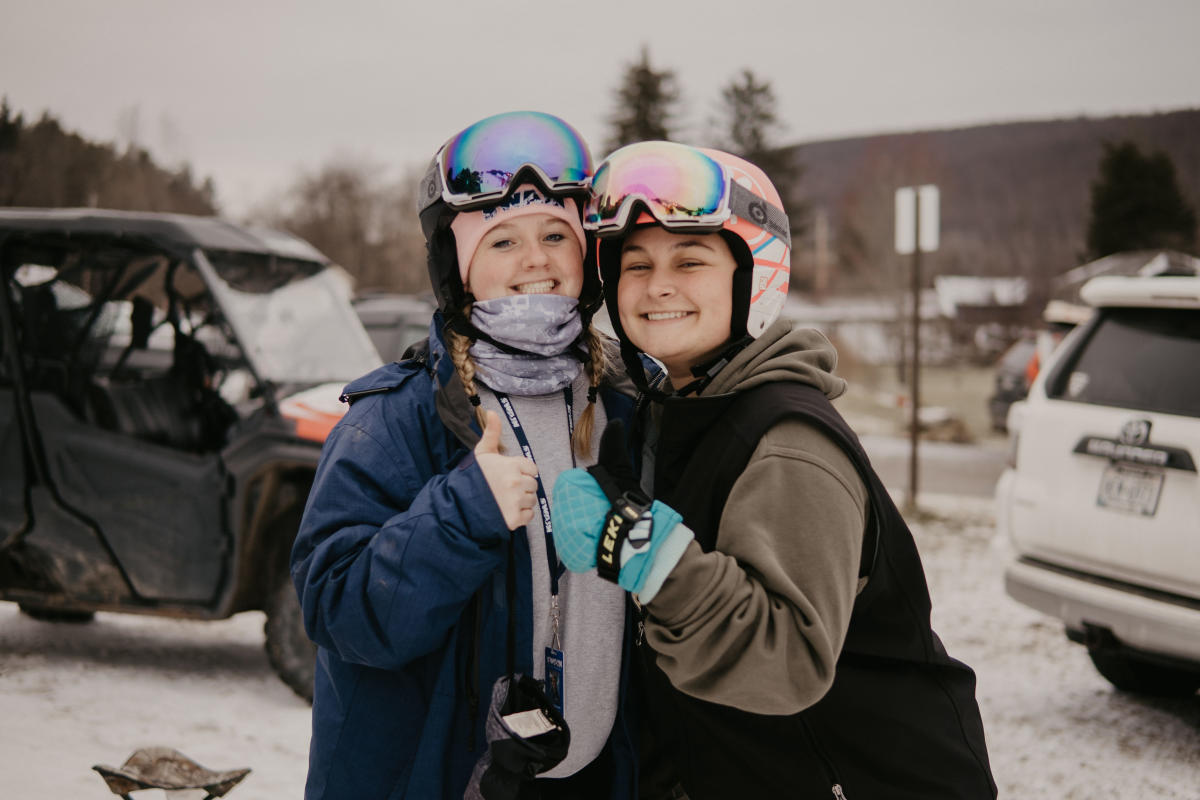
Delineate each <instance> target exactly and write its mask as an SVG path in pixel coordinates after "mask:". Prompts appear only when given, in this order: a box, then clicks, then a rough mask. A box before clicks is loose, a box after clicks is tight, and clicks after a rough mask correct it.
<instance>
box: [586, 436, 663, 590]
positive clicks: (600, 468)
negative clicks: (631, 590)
mask: <svg viewBox="0 0 1200 800" xmlns="http://www.w3.org/2000/svg"><path fill="white" fill-rule="evenodd" d="M587 472H588V474H589V475H591V476H592V477H593V478H594V479H595V481H596V483H597V484H599V485H600V488H601V489H603V490H604V494H605V495H606V496H607V497H608V501H609V502H610V503H612V510H611V511H610V517H609V522H612V523H613V524H614V525H617V526H618V527H617V528H614V532H615V536H612V537H607V536H605V537H602V538H601V540H600V549H599V550H598V552H597V559H596V571H597V572H599V573H600V577H602V578H606V579H608V580H610V581H612V582H613V583H616V582H617V576H618V574H619V573H620V570H621V559H620V553H621V545H622V544H623V543H624V541H625V540H626V539H627V538H628V537H629V534H630V533H631V531H632V530H633V526H634V525H636V524H637V521H638V520H639V519H641V518H642V515H643V514H645V513H646V512H647V511H649V509H650V498H649V497H647V496H646V494H645V492H643V491H642V486H641V484H640V483H639V482H638V479H637V475H636V474H635V473H634V471H633V464H632V463H631V462H630V460H629V446H628V442H627V440H626V437H625V423H624V422H622V421H621V420H619V419H614V420H610V421H609V423H608V424H607V425H606V426H604V433H603V434H602V435H601V436H600V455H599V458H598V459H597V461H596V463H595V464H593V465H592V466H590V467H588V468H587ZM608 524H609V523H608V522H606V523H605V526H606V528H607V527H608ZM609 547H611V548H612V549H611V550H610V551H609V555H610V556H612V557H611V558H608V559H605V558H602V557H601V556H602V555H603V553H604V550H605V549H606V548H609Z"/></svg>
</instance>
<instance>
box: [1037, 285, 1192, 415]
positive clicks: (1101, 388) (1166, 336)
mask: <svg viewBox="0 0 1200 800" xmlns="http://www.w3.org/2000/svg"><path fill="white" fill-rule="evenodd" d="M1064 367H1065V368H1064V369H1063V370H1062V371H1060V372H1059V373H1058V375H1056V376H1055V380H1054V381H1053V385H1051V386H1049V387H1048V392H1047V394H1048V395H1049V396H1050V397H1054V398H1057V399H1060V400H1073V401H1076V402H1080V403H1091V404H1093V405H1102V406H1117V407H1119V408H1129V409H1136V410H1141V411H1155V412H1160V413H1164V414H1180V415H1183V416H1188V417H1200V312H1197V311H1195V310H1188V309H1162V308H1110V309H1105V310H1103V311H1102V312H1101V314H1100V316H1099V318H1098V320H1097V323H1096V325H1095V327H1094V328H1093V329H1092V331H1091V332H1090V333H1089V335H1088V336H1087V338H1086V339H1085V340H1084V341H1083V342H1082V343H1081V345H1080V346H1079V347H1078V348H1077V349H1076V352H1075V354H1074V355H1073V356H1071V357H1070V358H1069V359H1068V360H1067V361H1066V362H1065V364H1064Z"/></svg>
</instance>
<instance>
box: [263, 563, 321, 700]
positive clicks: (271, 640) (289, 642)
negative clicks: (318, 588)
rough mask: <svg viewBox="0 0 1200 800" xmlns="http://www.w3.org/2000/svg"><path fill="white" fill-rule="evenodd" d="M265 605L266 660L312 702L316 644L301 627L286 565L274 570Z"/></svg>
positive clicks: (297, 604) (298, 604)
mask: <svg viewBox="0 0 1200 800" xmlns="http://www.w3.org/2000/svg"><path fill="white" fill-rule="evenodd" d="M265 606H266V608H265V609H264V610H265V611H266V612H267V622H266V624H265V625H264V626H263V632H264V633H265V634H266V638H267V644H266V647H267V660H268V661H270V662H271V667H272V668H273V669H274V670H275V673H276V674H277V675H279V677H280V678H282V679H283V682H284V683H286V684H287V685H288V686H290V687H291V688H292V691H294V692H295V693H296V694H298V695H300V696H301V697H303V698H304V699H305V700H307V701H308V702H310V703H311V702H312V699H313V674H314V672H315V670H316V660H317V647H316V645H314V644H313V643H312V641H311V640H310V639H309V638H308V634H307V633H305V631H304V623H303V621H302V620H301V617H300V600H299V598H298V597H297V596H296V588H295V587H294V586H293V585H292V579H291V577H290V576H289V575H288V573H287V570H286V569H282V570H279V571H278V572H277V573H276V576H275V580H274V583H273V585H272V587H271V591H270V594H268V595H267V598H266V603H265Z"/></svg>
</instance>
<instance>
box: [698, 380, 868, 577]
mask: <svg viewBox="0 0 1200 800" xmlns="http://www.w3.org/2000/svg"><path fill="white" fill-rule="evenodd" d="M722 416H723V417H724V418H723V419H722V420H721V422H720V425H729V426H730V428H731V430H730V431H728V432H727V433H726V434H725V435H724V436H721V437H720V439H721V443H722V447H721V450H720V453H719V458H718V457H716V456H717V454H716V453H714V454H713V456H714V457H713V458H712V460H711V462H710V463H711V464H714V465H716V469H717V473H718V478H717V486H719V487H723V488H724V490H725V491H724V492H723V493H722V494H721V497H722V498H724V497H727V496H728V493H729V492H728V490H729V489H732V488H733V484H734V482H735V481H736V480H737V479H738V477H739V476H740V475H741V474H742V472H743V471H744V470H745V468H746V464H747V463H748V462H749V461H750V456H751V455H752V454H753V452H754V449H755V448H756V447H757V446H758V442H759V440H761V439H762V437H763V436H764V435H765V434H766V432H767V431H768V430H770V429H771V428H772V427H774V426H775V425H776V424H777V423H779V422H781V421H783V420H784V419H789V418H790V419H800V420H803V421H805V422H808V423H809V424H812V425H814V426H816V427H817V428H818V429H819V430H821V432H822V433H824V434H825V435H827V436H828V437H829V438H830V439H831V440H832V441H833V442H834V443H835V444H837V445H838V447H839V448H841V450H842V452H844V453H845V454H846V456H847V457H848V458H849V459H850V461H851V463H853V464H854V468H855V470H856V471H857V472H858V475H859V477H860V478H861V479H862V481H863V483H864V484H865V486H866V488H867V495H868V498H869V502H870V509H869V517H868V520H867V526H866V528H865V531H864V534H863V547H862V557H861V560H860V562H859V571H858V574H859V577H860V578H865V577H867V576H869V575H870V574H871V572H872V570H873V568H874V565H875V558H876V556H877V554H878V552H879V541H880V537H881V532H882V526H883V524H884V520H885V519H886V512H885V503H884V502H883V497H886V496H887V489H886V488H884V486H883V484H882V482H881V481H880V480H879V476H878V475H876V474H875V469H874V468H873V467H872V466H871V461H870V459H869V458H868V457H867V453H866V451H865V450H863V448H862V444H861V443H860V442H859V440H858V436H856V435H855V433H854V431H853V430H852V429H851V428H850V426H849V425H848V424H847V423H846V421H845V420H844V419H843V418H842V415H841V414H839V413H838V412H837V410H836V409H835V408H834V407H833V405H832V404H831V403H830V402H829V399H828V398H827V397H826V396H825V394H824V392H822V391H821V390H820V389H817V388H816V387H814V386H809V385H807V384H802V383H766V384H763V385H761V386H757V387H755V388H753V389H750V390H748V391H746V392H744V393H741V394H740V395H739V396H738V398H737V399H736V400H735V401H734V403H733V405H732V406H731V407H730V409H729V411H728V412H726V413H725V414H724V415H722ZM717 427H720V426H717ZM730 434H732V435H730ZM705 438H709V437H705ZM700 446H701V447H703V446H704V444H703V443H701V445H700ZM881 493H882V494H881ZM718 518H719V517H718Z"/></svg>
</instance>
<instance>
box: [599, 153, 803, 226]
mask: <svg viewBox="0 0 1200 800" xmlns="http://www.w3.org/2000/svg"><path fill="white" fill-rule="evenodd" d="M635 209H636V210H644V211H647V212H649V213H650V215H651V216H653V217H654V219H655V220H657V221H658V223H659V224H660V225H662V226H663V227H664V228H667V229H669V230H695V231H717V230H720V229H721V228H722V227H724V225H725V223H726V222H727V221H728V220H729V219H730V218H731V217H734V216H736V217H740V218H742V219H746V220H749V221H751V222H753V223H754V224H756V225H758V226H759V227H761V228H762V229H763V230H765V231H767V232H768V233H770V234H772V235H774V236H777V237H779V238H780V239H783V240H784V241H785V242H787V243H788V245H789V246H790V245H791V232H790V228H789V225H788V218H787V214H785V213H784V211H783V209H781V208H779V207H777V206H775V205H773V204H771V203H768V202H766V201H765V200H763V199H762V198H761V197H759V196H758V195H756V194H754V193H753V192H751V191H750V190H749V189H746V188H745V187H743V186H742V185H741V184H739V183H738V182H737V181H734V180H731V179H730V177H729V175H728V174H727V172H726V170H725V169H724V167H722V166H721V164H720V163H718V162H717V161H716V160H714V159H713V158H711V157H709V156H708V155H707V154H705V153H703V152H701V151H700V150H698V149H696V148H694V147H689V146H688V145H684V144H678V143H676V142H658V141H652V142H637V143H636V144H630V145H626V146H625V147H622V148H621V149H619V150H617V151H615V152H614V153H612V155H610V156H609V157H608V158H606V159H604V161H603V162H602V163H601V164H600V166H599V168H597V170H596V174H595V176H594V177H593V178H592V193H591V196H590V198H589V199H588V202H587V205H586V206H585V208H584V212H583V227H584V228H585V229H586V230H589V231H593V232H594V233H595V234H596V235H597V236H599V237H601V238H605V237H610V236H618V235H620V234H622V233H624V232H625V230H626V229H627V228H628V227H629V225H630V223H631V222H636V221H637V219H638V215H637V214H635V213H634V212H635Z"/></svg>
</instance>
